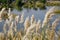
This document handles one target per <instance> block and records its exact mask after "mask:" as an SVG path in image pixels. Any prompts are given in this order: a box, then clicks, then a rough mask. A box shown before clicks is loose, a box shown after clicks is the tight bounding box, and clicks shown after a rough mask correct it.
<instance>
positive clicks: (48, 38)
mask: <svg viewBox="0 0 60 40" xmlns="http://www.w3.org/2000/svg"><path fill="white" fill-rule="evenodd" d="M54 9H55V7H52V8H51V9H50V10H49V11H48V12H47V13H46V15H45V18H44V20H43V23H41V20H38V21H36V19H35V18H34V15H32V16H31V19H30V18H29V16H28V17H27V18H26V19H25V21H24V18H23V16H24V15H23V14H22V15H21V18H19V15H17V16H15V20H14V19H13V15H11V14H10V15H9V16H8V18H9V20H8V19H6V20H5V23H4V26H3V32H0V40H60V35H58V34H56V30H55V29H56V27H57V25H58V23H59V21H60V17H58V18H57V19H55V21H54V22H52V25H50V23H49V22H50V20H51V17H52V16H54V15H55V13H54ZM9 10H10V9H9ZM21 21H22V22H23V24H24V29H23V30H20V31H18V30H17V23H20V22H21ZM20 24H21V23H20ZM7 28H8V30H7ZM58 32H59V31H58ZM56 35H57V37H56Z"/></svg>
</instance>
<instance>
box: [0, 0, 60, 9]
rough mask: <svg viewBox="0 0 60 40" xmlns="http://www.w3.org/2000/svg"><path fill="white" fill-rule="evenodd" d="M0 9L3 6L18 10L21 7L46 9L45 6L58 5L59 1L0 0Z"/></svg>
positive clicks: (59, 4)
mask: <svg viewBox="0 0 60 40" xmlns="http://www.w3.org/2000/svg"><path fill="white" fill-rule="evenodd" d="M0 4H1V5H0V9H1V8H3V7H6V8H7V9H8V8H12V9H13V8H15V9H18V10H22V9H23V8H27V9H28V8H29V9H31V8H33V9H35V10H37V9H38V8H39V9H46V6H60V1H46V0H40V1H39V0H32V1H31V0H25V1H24V0H4V1H3V0H1V1H0Z"/></svg>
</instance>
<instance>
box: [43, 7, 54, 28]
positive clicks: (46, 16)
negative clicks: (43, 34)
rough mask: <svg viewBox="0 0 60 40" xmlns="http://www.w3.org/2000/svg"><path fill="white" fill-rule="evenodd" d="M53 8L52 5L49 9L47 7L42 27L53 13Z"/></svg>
mask: <svg viewBox="0 0 60 40" xmlns="http://www.w3.org/2000/svg"><path fill="white" fill-rule="evenodd" d="M54 8H55V7H52V8H51V9H49V11H48V12H47V13H46V15H45V18H44V20H43V24H42V28H43V27H44V26H45V25H47V24H48V22H49V20H50V19H51V17H52V16H53V15H54V13H53V12H54Z"/></svg>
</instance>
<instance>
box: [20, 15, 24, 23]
mask: <svg viewBox="0 0 60 40" xmlns="http://www.w3.org/2000/svg"><path fill="white" fill-rule="evenodd" d="M23 22H24V14H22V15H21V18H20V23H23Z"/></svg>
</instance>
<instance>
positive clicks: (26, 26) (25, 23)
mask: <svg viewBox="0 0 60 40" xmlns="http://www.w3.org/2000/svg"><path fill="white" fill-rule="evenodd" d="M29 26H30V22H29V16H28V17H27V18H26V20H25V22H24V28H25V29H24V30H25V31H26V30H27V29H28V27H29Z"/></svg>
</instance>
